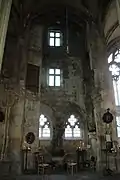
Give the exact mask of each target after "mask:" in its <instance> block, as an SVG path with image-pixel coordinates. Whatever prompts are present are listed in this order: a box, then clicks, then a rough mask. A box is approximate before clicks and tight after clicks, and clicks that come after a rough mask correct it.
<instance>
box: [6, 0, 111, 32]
mask: <svg viewBox="0 0 120 180" xmlns="http://www.w3.org/2000/svg"><path fill="white" fill-rule="evenodd" d="M109 2H110V0H91V1H90V0H74V1H73V0H60V1H56V0H13V6H12V11H11V18H10V23H9V32H11V33H12V34H14V35H15V34H17V35H18V34H21V32H22V31H23V29H24V28H25V27H26V26H28V24H29V23H31V22H32V23H33V22H34V21H35V20H37V21H39V22H42V23H45V22H46V20H47V22H49V23H50V22H51V21H57V20H61V19H64V18H65V9H66V8H67V9H68V11H69V15H70V18H69V19H70V20H71V21H74V22H76V23H78V24H79V25H82V24H83V23H85V22H94V23H96V24H97V23H99V22H100V20H101V21H102V20H103V19H104V16H105V12H106V9H107V7H108V4H109Z"/></svg>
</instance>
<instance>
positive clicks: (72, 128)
mask: <svg viewBox="0 0 120 180" xmlns="http://www.w3.org/2000/svg"><path fill="white" fill-rule="evenodd" d="M71 116H72V115H70V117H69V118H68V120H67V122H66V126H65V130H66V127H67V126H70V127H71V128H70V129H71V130H72V137H66V136H65V132H64V140H67V141H68V140H70V141H72V140H82V139H83V135H82V130H81V128H80V121H79V119H77V118H76V117H75V116H74V115H73V116H74V118H75V119H76V122H75V124H74V125H73V126H72V125H71V123H70V122H69V119H70V118H71ZM76 125H77V126H78V127H79V129H80V137H74V130H75V126H76Z"/></svg>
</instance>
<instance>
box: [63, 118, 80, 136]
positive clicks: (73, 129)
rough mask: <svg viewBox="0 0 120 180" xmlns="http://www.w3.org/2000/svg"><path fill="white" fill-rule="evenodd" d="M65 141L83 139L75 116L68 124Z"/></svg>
mask: <svg viewBox="0 0 120 180" xmlns="http://www.w3.org/2000/svg"><path fill="white" fill-rule="evenodd" d="M65 139H81V130H80V123H79V121H78V119H76V118H75V116H74V115H71V116H70V118H69V119H68V121H67V122H66V127H65Z"/></svg>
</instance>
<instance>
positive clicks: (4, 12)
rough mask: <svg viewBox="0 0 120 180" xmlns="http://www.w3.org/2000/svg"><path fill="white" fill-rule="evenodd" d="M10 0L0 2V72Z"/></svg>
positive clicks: (0, 0)
mask: <svg viewBox="0 0 120 180" xmlns="http://www.w3.org/2000/svg"><path fill="white" fill-rule="evenodd" d="M11 5H12V0H0V71H1V67H2V60H3V54H4V47H5V40H6V34H7V29H8V22H9V16H10V11H11Z"/></svg>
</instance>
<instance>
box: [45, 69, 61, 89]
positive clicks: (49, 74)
mask: <svg viewBox="0 0 120 180" xmlns="http://www.w3.org/2000/svg"><path fill="white" fill-rule="evenodd" d="M52 69H53V70H54V73H53V74H52V73H50V72H49V71H50V70H52ZM57 69H58V70H60V74H56V73H55V71H56V70H57ZM61 74H62V72H61V69H60V68H49V69H48V86H49V87H51V88H52V87H53V88H60V87H61V77H62V76H61ZM50 76H53V77H54V83H53V86H52V85H50ZM56 77H60V81H59V83H60V85H59V86H56Z"/></svg>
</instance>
